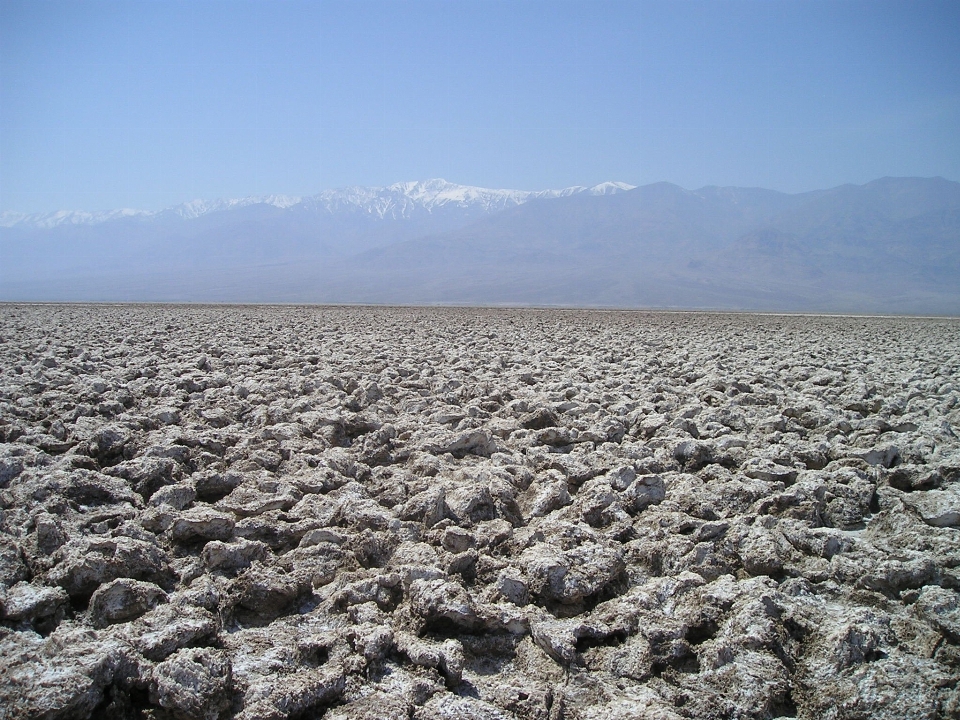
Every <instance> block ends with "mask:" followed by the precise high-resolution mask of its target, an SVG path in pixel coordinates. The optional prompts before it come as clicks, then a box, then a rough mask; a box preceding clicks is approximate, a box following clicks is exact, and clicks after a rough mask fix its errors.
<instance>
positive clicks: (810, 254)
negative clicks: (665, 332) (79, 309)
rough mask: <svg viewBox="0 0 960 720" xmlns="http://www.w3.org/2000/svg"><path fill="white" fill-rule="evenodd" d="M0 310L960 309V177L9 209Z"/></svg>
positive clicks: (1, 229) (405, 188)
mask: <svg viewBox="0 0 960 720" xmlns="http://www.w3.org/2000/svg"><path fill="white" fill-rule="evenodd" d="M0 299H2V300H44V301H46V300H49V301H54V300H58V301H59V300H78V301H79V300H84V301H92V300H103V301H203V302H207V301H209V302H360V303H429V304H432V303H458V304H461V303H462V304H483V305H490V304H509V305H526V304H530V305H574V306H600V307H649V308H676V309H696V308H717V309H742V310H760V311H799V312H858V313H874V312H877V313H911V314H950V315H958V314H960V183H956V182H952V181H949V180H945V179H943V178H882V179H879V180H875V181H873V182H870V183H867V184H865V185H842V186H840V187H836V188H831V189H827V190H818V191H813V192H806V193H797V194H787V193H781V192H776V191H773V190H763V189H759V188H736V187H704V188H700V189H699V190H685V189H683V188H681V187H678V186H676V185H672V184H670V183H656V184H652V185H644V186H641V187H633V186H631V185H627V184H625V183H613V182H610V183H603V184H601V185H596V186H594V187H589V188H587V187H572V188H566V189H563V190H546V191H533V192H531V191H516V190H491V189H486V188H476V187H468V186H462V185H456V184H453V183H448V182H446V181H443V180H428V181H424V182H407V183H397V184H394V185H390V186H388V187H384V188H361V187H355V188H346V189H342V190H329V191H325V192H322V193H320V194H318V195H313V196H309V197H287V196H265V197H250V198H243V199H237V200H216V201H212V202H210V201H206V202H204V201H195V202H192V203H186V204H184V205H180V206H177V207H174V208H169V209H166V210H161V211H156V212H147V211H136V210H116V211H111V212H107V213H71V212H59V213H48V214H42V215H20V214H14V213H5V214H4V215H3V216H2V217H0Z"/></svg>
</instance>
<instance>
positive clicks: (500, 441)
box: [0, 305, 960, 720]
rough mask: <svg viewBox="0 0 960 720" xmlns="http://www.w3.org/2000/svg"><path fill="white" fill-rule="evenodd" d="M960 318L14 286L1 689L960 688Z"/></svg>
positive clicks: (704, 706) (379, 699)
mask: <svg viewBox="0 0 960 720" xmlns="http://www.w3.org/2000/svg"><path fill="white" fill-rule="evenodd" d="M958 378H960V321H958V320H951V319H913V318H862V317H810V316H776V315H733V314H697V313H682V314H681V313H673V314H671V313H643V312H593V311H567V310H563V311H561V310H510V309H473V308H383V307H376V308H375V307H288V306H210V307H203V306H166V305H158V306H149V305H141V306H124V305H114V306H110V305H107V306H97V305H63V306H57V305H2V306H0V507H2V516H0V517H2V523H0V602H2V605H0V610H2V627H0V667H2V668H3V672H2V673H0V718H28V717H29V718H34V717H44V718H87V717H113V718H135V717H137V718H139V717H144V718H158V719H159V718H209V719H210V720H214V719H215V718H234V717H235V718H250V719H251V720H252V719H253V718H286V717H291V718H311V717H324V718H344V719H345V718H356V719H359V718H386V717H397V718H401V717H402V718H406V717H411V718H418V719H425V718H454V717H456V718H478V719H479V718H484V719H488V718H490V719H493V718H543V719H544V720H546V719H547V718H551V719H560V718H565V719H571V718H600V717H602V718H605V719H610V718H647V717H650V718H654V717H656V718H771V717H800V718H818V719H819V718H862V717H871V718H939V717H956V716H957V715H958V713H960V694H958V691H957V689H956V688H957V685H958V681H960V595H958V589H960V569H958V568H960V529H958V528H960V440H958V438H957V432H960V380H958Z"/></svg>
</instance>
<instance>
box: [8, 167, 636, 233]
mask: <svg viewBox="0 0 960 720" xmlns="http://www.w3.org/2000/svg"><path fill="white" fill-rule="evenodd" d="M633 188H634V186H633V185H628V184H626V183H622V182H605V183H600V184H599V185H594V186H593V187H584V186H580V185H576V186H573V187H568V188H563V189H562V190H494V189H490V188H481V187H474V186H471V185H457V184H456V183H451V182H447V181H446V180H443V179H440V178H435V179H432V180H415V181H410V182H399V183H394V184H393V185H388V186H387V187H346V188H339V189H337V190H324V191H323V192H321V193H318V194H317V195H311V196H307V197H299V196H290V195H255V196H250V197H245V198H229V199H219V200H192V201H190V202H186V203H183V204H181V205H176V206H174V207H170V208H165V209H163V210H157V211H150V210H132V209H121V210H108V211H104V212H85V211H77V210H59V211H56V212H50V213H36V214H32V215H31V214H25V213H18V212H11V211H7V212H4V213H3V214H2V215H0V227H16V226H19V227H32V228H37V229H45V228H53V227H57V226H60V225H97V224H100V223H104V222H111V221H116V220H130V219H142V220H149V219H154V218H157V219H161V218H171V217H172V218H180V219H183V220H193V219H195V218H198V217H201V216H203V215H209V214H211V213H216V212H223V211H225V210H232V209H236V208H242V207H246V206H249V205H260V204H263V205H272V206H274V207H277V208H280V209H284V210H286V209H291V210H302V211H306V212H310V211H312V212H317V211H321V212H327V213H331V214H335V213H341V212H360V213H367V214H370V215H373V216H375V217H378V218H381V219H400V218H408V217H412V216H413V215H415V214H418V213H423V212H427V213H432V212H435V211H438V210H442V209H444V208H466V209H474V210H478V211H480V212H483V213H491V212H497V211H499V210H504V209H506V208H508V207H513V206H516V205H522V204H523V203H525V202H529V201H530V200H538V199H549V198H559V197H567V196H569V195H577V194H580V193H586V194H588V195H610V194H612V193H617V192H624V191H627V190H632V189H633Z"/></svg>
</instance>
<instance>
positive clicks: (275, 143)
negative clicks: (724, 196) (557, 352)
mask: <svg viewBox="0 0 960 720" xmlns="http://www.w3.org/2000/svg"><path fill="white" fill-rule="evenodd" d="M884 175H922V176H931V175H942V176H944V177H947V178H949V179H952V180H960V2H956V1H955V0H946V1H945V2H913V1H911V2H906V1H904V2H893V3H891V2H882V1H880V0H869V1H868V2H854V1H849V0H847V1H841V0H834V1H832V2H815V1H812V0H805V1H802V2H789V1H782V0H780V1H777V0H763V1H754V0H729V1H724V0H711V1H709V2H681V1H677V0H675V1H672V2H626V3H617V2H598V1H596V0H589V1H588V0H583V1H582V2H556V1H554V0H550V1H544V2H537V1H534V0H526V1H522V0H514V1H512V2H494V1H483V2H470V1H468V0H456V1H455V2H452V1H443V2H414V1H408V2H400V1H397V2H373V1H371V2H362V1H357V2H318V1H317V0H313V1H311V2H302V3H301V2H282V1H274V2H266V1H263V2H241V1H238V0H230V1H229V2H204V1H203V0H190V1H189V2H184V3H176V2H171V1H170V0H163V2H159V1H156V2H150V1H147V0H139V1H132V0H131V1H129V2H95V1H85V2H67V3H63V2H42V1H37V0H30V1H28V2H19V1H18V2H10V1H8V0H0V210H20V211H27V212H35V211H46V210H54V209H62V208H70V209H84V210H96V209H108V208H116V207H137V208H145V209H155V208H159V207H163V206H166V205H171V204H175V203H179V202H183V201H186V200H190V199H194V198H216V197H235V196H243V195H251V194H269V193H282V194H295V195H300V194H312V193H316V192H319V191H320V190H323V189H327V188H334V187H341V186H344V185H386V184H389V183H392V182H396V181H400V180H412V179H426V178H430V177H444V178H446V179H448V180H451V181H454V182H460V183H465V184H472V185H482V186H487V187H510V188H519V189H542V188H557V187H564V186H567V185H576V184H594V183H597V182H601V181H604V180H622V181H625V182H630V183H634V184H641V183H648V182H656V181H660V180H668V181H670V182H674V183H677V184H679V185H682V186H684V187H688V188H696V187H700V186H703V185H742V186H762V187H770V188H775V189H779V190H785V191H801V190H809V189H815V188H822V187H830V186H834V185H838V184H841V183H845V182H854V183H862V182H866V181H869V180H872V179H875V178H877V177H881V176H884Z"/></svg>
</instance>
